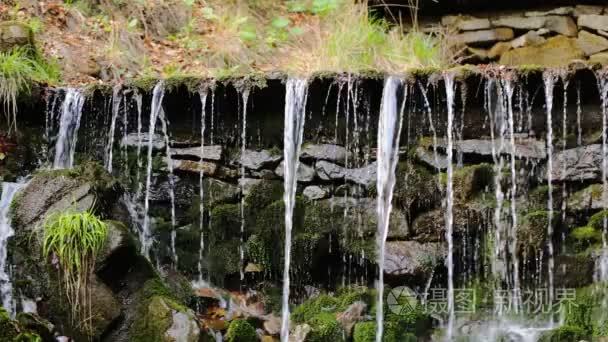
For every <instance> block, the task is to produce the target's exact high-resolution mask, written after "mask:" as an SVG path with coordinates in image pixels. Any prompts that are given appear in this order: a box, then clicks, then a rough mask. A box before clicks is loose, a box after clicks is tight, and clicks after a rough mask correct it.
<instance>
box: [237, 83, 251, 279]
mask: <svg viewBox="0 0 608 342" xmlns="http://www.w3.org/2000/svg"><path fill="white" fill-rule="evenodd" d="M241 95H242V99H243V115H242V117H241V120H242V121H241V158H243V156H245V149H246V148H247V102H249V88H245V89H243V93H242V94H241ZM244 186H245V164H244V163H243V162H241V208H240V211H241V243H240V245H239V257H240V259H239V260H240V261H239V270H240V276H241V284H242V283H243V280H245V265H244V264H245V194H244Z"/></svg>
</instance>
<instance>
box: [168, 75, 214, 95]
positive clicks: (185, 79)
mask: <svg viewBox="0 0 608 342" xmlns="http://www.w3.org/2000/svg"><path fill="white" fill-rule="evenodd" d="M205 80H206V79H205V78H202V77H200V76H192V75H175V76H170V77H168V78H167V79H165V89H167V91H168V92H173V91H176V90H178V89H179V88H180V87H185V88H186V90H187V91H188V92H190V93H196V92H197V91H198V90H199V89H200V88H201V85H202V84H203V83H204V82H205Z"/></svg>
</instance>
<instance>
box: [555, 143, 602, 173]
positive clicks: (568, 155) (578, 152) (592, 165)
mask: <svg viewBox="0 0 608 342" xmlns="http://www.w3.org/2000/svg"><path fill="white" fill-rule="evenodd" d="M552 159H553V173H552V176H553V181H585V180H598V179H600V177H601V174H602V168H601V165H602V145H600V144H595V145H587V146H582V147H577V148H572V149H568V150H565V151H560V152H558V153H556V154H554V155H553V157H552ZM544 177H545V179H546V173H545V175H544Z"/></svg>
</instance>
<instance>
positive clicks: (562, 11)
mask: <svg viewBox="0 0 608 342" xmlns="http://www.w3.org/2000/svg"><path fill="white" fill-rule="evenodd" d="M573 12H574V7H572V6H568V7H558V8H554V9H552V10H548V11H529V12H525V13H524V15H525V16H526V17H545V16H549V15H571V14H572V13H573Z"/></svg>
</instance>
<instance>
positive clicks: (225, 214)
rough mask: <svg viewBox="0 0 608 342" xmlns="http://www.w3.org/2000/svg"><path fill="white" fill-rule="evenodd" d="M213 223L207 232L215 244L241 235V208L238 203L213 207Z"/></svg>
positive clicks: (209, 239) (208, 237) (210, 240)
mask: <svg viewBox="0 0 608 342" xmlns="http://www.w3.org/2000/svg"><path fill="white" fill-rule="evenodd" d="M210 215H211V225H210V227H209V231H208V233H207V239H208V241H209V242H210V243H211V244H213V243H217V242H221V241H225V240H228V239H232V238H238V237H240V235H241V209H240V206H239V205H238V204H220V205H217V206H215V207H213V209H211V213H210Z"/></svg>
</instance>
